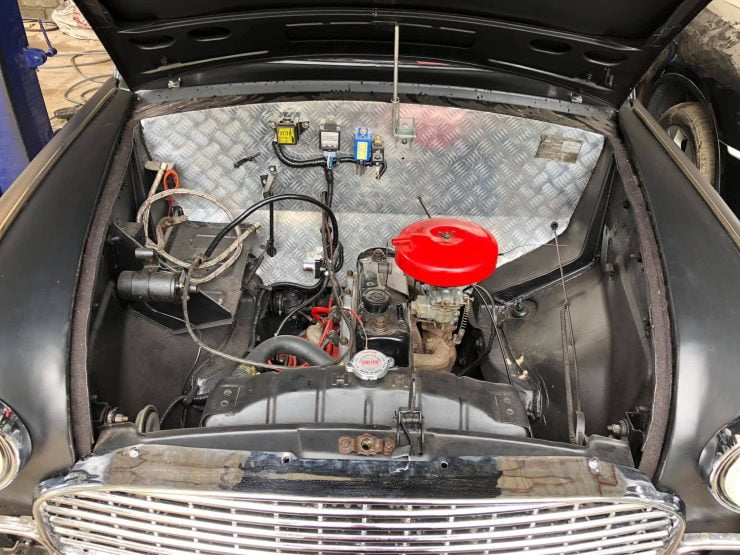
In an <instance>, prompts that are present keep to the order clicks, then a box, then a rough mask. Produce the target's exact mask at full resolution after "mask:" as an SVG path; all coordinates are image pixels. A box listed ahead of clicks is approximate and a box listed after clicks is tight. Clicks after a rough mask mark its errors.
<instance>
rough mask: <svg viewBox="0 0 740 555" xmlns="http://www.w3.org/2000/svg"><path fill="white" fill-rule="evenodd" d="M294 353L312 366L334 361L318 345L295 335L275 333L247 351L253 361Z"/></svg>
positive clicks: (262, 360) (264, 360)
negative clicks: (249, 351)
mask: <svg viewBox="0 0 740 555" xmlns="http://www.w3.org/2000/svg"><path fill="white" fill-rule="evenodd" d="M279 354H289V355H296V356H297V357H298V358H301V359H303V360H305V361H306V362H308V363H309V364H310V365H312V366H319V365H322V364H327V363H331V362H334V360H335V359H334V357H332V356H331V355H330V354H329V353H327V352H326V351H324V350H322V349H321V348H320V347H319V346H318V345H314V344H313V343H311V342H309V341H306V340H305V339H301V338H300V337H297V336H295V335H277V336H275V337H270V338H269V339H265V340H264V341H263V342H262V343H260V344H259V345H257V346H256V347H255V348H254V349H252V352H251V353H249V358H250V360H254V361H255V362H267V361H268V360H269V359H271V358H273V357H275V356H277V355H279Z"/></svg>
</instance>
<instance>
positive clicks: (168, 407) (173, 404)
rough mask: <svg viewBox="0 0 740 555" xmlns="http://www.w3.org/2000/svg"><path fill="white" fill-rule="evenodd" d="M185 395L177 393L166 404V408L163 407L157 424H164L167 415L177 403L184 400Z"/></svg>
mask: <svg viewBox="0 0 740 555" xmlns="http://www.w3.org/2000/svg"><path fill="white" fill-rule="evenodd" d="M185 397H186V395H179V396H177V397H175V399H173V401H172V402H171V403H170V404H169V405H167V408H166V409H164V412H163V413H162V416H160V418H159V425H160V427H161V426H164V423H165V421H166V420H167V417H168V416H169V415H170V414H171V413H172V411H173V410H174V409H175V407H176V406H177V405H179V404H180V403H182V402H183V401H184V400H185Z"/></svg>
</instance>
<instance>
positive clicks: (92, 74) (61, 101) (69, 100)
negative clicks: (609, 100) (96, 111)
mask: <svg viewBox="0 0 740 555" xmlns="http://www.w3.org/2000/svg"><path fill="white" fill-rule="evenodd" d="M709 12H711V13H709ZM712 16H714V18H713V19H714V20H715V21H716V20H717V19H718V18H720V19H722V20H724V22H725V24H724V25H723V28H724V31H723V32H722V34H721V36H715V37H711V38H710V39H709V40H712V38H714V40H717V41H718V42H717V44H716V45H715V50H716V52H717V54H718V56H717V57H718V59H719V61H718V63H719V64H720V65H722V66H724V67H723V68H722V73H724V74H725V75H727V73H728V72H729V73H733V71H732V68H733V66H734V68H740V48H738V46H737V41H736V39H735V40H734V41H729V42H728V41H726V40H723V38H722V37H725V38H726V37H727V33H729V34H731V35H735V36H737V34H740V0H714V2H712V3H711V4H709V6H708V7H707V9H706V11H705V12H704V13H702V14H700V15H699V16H698V17H697V20H696V22H695V24H694V25H692V26H690V27H689V29H687V31H686V32H685V34H686V35H687V36H688V37H689V39H690V40H692V39H693V40H694V41H697V42H698V41H700V40H701V36H706V33H707V31H706V29H703V28H702V27H701V26H700V24H701V23H702V20H703V19H708V20H711V19H712ZM733 28H734V29H733ZM26 30H27V35H28V42H29V44H30V45H31V46H34V47H38V48H43V49H46V44H45V42H44V39H43V36H42V34H41V33H40V32H38V24H35V23H26ZM692 35H693V36H692ZM710 35H711V34H710ZM49 38H50V39H51V42H52V45H53V46H54V47H55V48H56V49H57V50H58V51H59V54H58V55H57V56H55V57H53V58H50V59H49V60H48V61H47V62H46V63H45V64H44V65H43V66H41V68H40V69H39V82H40V83H41V90H42V91H43V94H44V99H45V101H46V108H47V112H48V113H49V118H50V119H51V123H52V127H53V128H54V129H59V128H60V127H62V126H63V125H64V124H65V123H66V120H65V119H61V118H59V117H55V112H57V110H64V109H66V110H69V109H71V108H74V107H75V106H79V105H81V104H83V103H84V102H85V101H86V100H87V99H89V98H90V97H91V96H92V95H93V94H94V92H95V91H96V90H97V89H98V87H99V86H100V84H101V83H102V82H104V81H105V79H106V78H108V77H110V76H111V75H112V74H113V70H114V68H113V64H112V63H111V62H110V60H109V58H108V56H107V55H106V54H105V53H104V52H103V53H102V54H101V53H100V52H102V51H103V47H102V46H101V44H100V42H98V41H97V40H80V39H75V38H72V37H70V36H68V35H65V34H64V33H62V32H61V31H58V30H57V31H49ZM728 62H729V63H728ZM75 63H76V64H77V68H75V67H74V64H75ZM705 63H706V62H705ZM709 65H714V64H711V63H710V64H709ZM85 78H92V80H85Z"/></svg>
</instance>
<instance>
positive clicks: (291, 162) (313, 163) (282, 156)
mask: <svg viewBox="0 0 740 555" xmlns="http://www.w3.org/2000/svg"><path fill="white" fill-rule="evenodd" d="M272 149H273V150H274V151H275V156H277V158H278V160H280V161H281V162H282V163H283V164H285V165H286V166H288V167H289V168H320V167H326V159H325V158H324V157H323V156H322V157H321V158H310V159H304V160H299V159H296V158H291V157H289V156H288V155H287V154H286V153H285V151H284V150H283V145H281V144H280V143H278V142H277V141H273V142H272Z"/></svg>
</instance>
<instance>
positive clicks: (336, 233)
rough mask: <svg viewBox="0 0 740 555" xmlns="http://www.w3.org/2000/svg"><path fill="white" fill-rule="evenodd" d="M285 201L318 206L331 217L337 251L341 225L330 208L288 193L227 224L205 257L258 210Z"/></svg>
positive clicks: (273, 198)
mask: <svg viewBox="0 0 740 555" xmlns="http://www.w3.org/2000/svg"><path fill="white" fill-rule="evenodd" d="M283 200H300V201H303V202H307V203H309V204H313V205H315V206H318V207H319V208H321V209H322V210H323V211H324V212H325V213H326V215H327V216H328V217H329V220H330V221H331V224H332V226H333V229H334V234H333V237H332V248H333V249H334V250H336V248H337V244H338V243H339V224H338V223H337V217H336V216H335V215H334V212H332V209H331V208H329V207H328V206H327V205H326V204H324V203H323V202H321V201H320V200H316V199H315V198H313V197H309V196H307V195H298V194H295V193H286V194H283V195H275V196H274V197H268V198H266V199H262V200H261V201H259V202H256V203H254V204H253V205H252V206H250V207H249V208H247V209H246V210H245V211H244V212H242V213H241V214H239V215H238V216H237V217H236V218H234V219H233V220H232V221H231V222H229V223H228V224H226V226H224V227H223V229H221V231H219V232H218V233H217V234H216V236H215V237H214V238H213V241H211V244H210V245H208V248H207V249H206V252H205V253H204V255H205V257H206V258H208V257H210V256H211V255H212V254H213V251H215V250H216V247H217V246H218V244H219V243H220V242H221V241H222V240H223V239H224V237H226V236H227V235H228V234H229V233H230V232H231V231H232V230H233V229H234V228H235V227H236V226H238V225H239V224H240V223H242V222H243V221H244V220H246V219H247V218H248V217H249V216H251V215H252V214H254V213H255V212H256V211H257V210H259V209H260V208H262V207H263V206H267V205H269V204H273V203H275V202H280V201H283Z"/></svg>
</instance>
